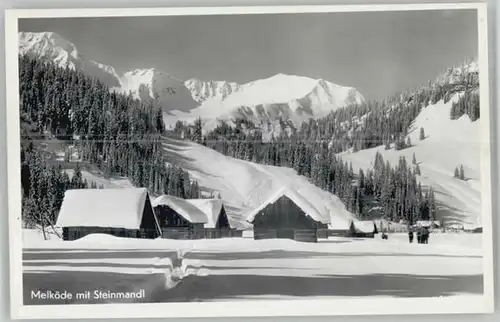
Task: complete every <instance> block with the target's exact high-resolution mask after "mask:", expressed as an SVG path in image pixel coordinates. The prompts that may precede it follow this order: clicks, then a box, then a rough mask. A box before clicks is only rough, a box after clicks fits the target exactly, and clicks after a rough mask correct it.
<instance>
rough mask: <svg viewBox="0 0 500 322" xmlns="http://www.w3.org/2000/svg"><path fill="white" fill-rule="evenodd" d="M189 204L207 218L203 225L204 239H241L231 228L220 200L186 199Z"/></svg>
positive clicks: (239, 232)
mask: <svg viewBox="0 0 500 322" xmlns="http://www.w3.org/2000/svg"><path fill="white" fill-rule="evenodd" d="M187 201H188V202H189V203H191V204H192V205H193V206H195V207H197V208H198V209H200V210H201V211H202V212H203V213H204V214H205V216H207V220H208V221H207V223H205V224H204V225H203V228H204V230H205V238H222V237H242V232H241V231H240V230H237V229H235V228H234V227H232V226H231V223H230V221H229V217H228V216H227V213H226V209H225V207H224V203H223V201H222V200H221V199H188V200H187Z"/></svg>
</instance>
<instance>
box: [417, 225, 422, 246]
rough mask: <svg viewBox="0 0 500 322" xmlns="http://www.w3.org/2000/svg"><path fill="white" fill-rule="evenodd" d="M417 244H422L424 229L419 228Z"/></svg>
mask: <svg viewBox="0 0 500 322" xmlns="http://www.w3.org/2000/svg"><path fill="white" fill-rule="evenodd" d="M417 243H419V244H422V229H421V228H417Z"/></svg>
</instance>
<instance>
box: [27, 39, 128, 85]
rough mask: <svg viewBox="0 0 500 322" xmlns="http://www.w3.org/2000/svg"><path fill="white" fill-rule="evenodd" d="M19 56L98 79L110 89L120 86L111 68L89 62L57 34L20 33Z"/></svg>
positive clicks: (115, 73)
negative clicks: (33, 58)
mask: <svg viewBox="0 0 500 322" xmlns="http://www.w3.org/2000/svg"><path fill="white" fill-rule="evenodd" d="M18 44H19V54H21V55H27V56H31V57H35V58H37V59H40V60H43V61H48V62H51V63H54V64H56V65H57V66H59V67H62V68H66V67H67V68H70V69H73V70H78V71H81V72H83V73H85V74H86V75H87V76H90V77H96V78H97V79H99V80H100V81H101V82H102V83H104V84H105V85H107V86H109V87H114V86H118V85H119V81H118V75H117V72H116V71H115V69H114V68H113V67H111V66H108V65H105V64H101V63H98V62H96V61H93V60H87V59H86V58H85V57H84V56H83V55H82V54H81V53H80V52H79V51H78V50H77V49H76V46H75V45H73V44H72V43H71V42H69V41H68V40H66V39H64V38H63V37H61V36H60V35H59V34H57V33H55V32H20V33H19V34H18Z"/></svg>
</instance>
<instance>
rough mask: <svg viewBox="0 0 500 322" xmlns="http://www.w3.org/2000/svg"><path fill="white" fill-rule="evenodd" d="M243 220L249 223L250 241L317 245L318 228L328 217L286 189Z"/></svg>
mask: <svg viewBox="0 0 500 322" xmlns="http://www.w3.org/2000/svg"><path fill="white" fill-rule="evenodd" d="M246 220H247V221H248V222H249V223H251V224H253V230H254V234H253V235H254V239H272V238H286V239H294V240H297V241H304V242H317V241H318V235H317V231H318V228H326V227H327V224H328V223H329V217H327V216H323V215H322V214H321V213H320V212H319V211H318V210H317V209H316V208H315V207H314V206H313V205H312V204H311V203H310V202H308V201H307V200H306V199H305V198H303V197H302V196H300V195H299V194H298V193H297V192H295V191H293V190H291V189H286V188H283V189H281V190H279V191H278V192H277V193H276V194H275V195H274V196H272V197H271V198H269V199H268V200H267V201H266V202H264V203H263V204H262V205H261V206H260V207H258V208H256V209H254V210H252V211H251V212H249V213H248V214H247V216H246Z"/></svg>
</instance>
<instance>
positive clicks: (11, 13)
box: [5, 3, 494, 319]
mask: <svg viewBox="0 0 500 322" xmlns="http://www.w3.org/2000/svg"><path fill="white" fill-rule="evenodd" d="M443 9H445V10H446V9H447V10H461V9H475V10H477V15H478V16H477V17H478V19H477V23H478V64H479V70H480V72H479V78H480V109H481V118H482V119H483V121H482V122H481V133H480V140H481V150H480V151H481V153H480V154H481V155H480V157H481V189H482V190H481V196H482V200H481V207H482V209H481V215H482V223H483V234H482V237H483V241H482V249H483V274H484V275H483V285H484V293H483V295H482V296H471V297H470V298H469V297H458V298H456V297H450V298H447V297H439V298H381V299H373V298H366V299H365V298H359V297H358V298H355V299H328V300H323V299H321V300H319V299H318V300H276V301H267V300H266V301H264V300H258V301H255V300H248V301H241V302H223V301H220V302H210V303H207V302H202V303H198V302H197V303H155V304H145V303H137V304H133V305H132V306H130V304H77V305H70V304H62V305H24V304H23V287H22V285H23V278H22V274H23V271H22V230H21V179H20V178H21V176H20V157H19V153H20V152H19V149H20V130H19V129H20V122H19V91H18V88H19V72H18V19H23V18H77V17H132V16H136V17H137V16H181V15H190V16H191V15H231V14H290V13H320V12H321V13H322V12H324V13H333V12H358V11H365V12H376V11H409V10H443ZM5 51H6V74H5V77H6V84H7V88H6V96H7V105H6V106H7V111H6V116H7V118H6V121H7V122H6V123H7V169H8V176H7V181H8V182H7V184H8V185H7V186H8V207H9V241H10V244H9V248H10V302H11V318H13V319H28V318H29V319H42V318H60V319H70V318H131V317H132V318H133V317H135V318H152V317H160V318H181V317H207V318H208V317H259V316H334V315H396V314H401V315H408V314H467V313H492V312H493V311H494V283H493V241H492V236H493V235H492V233H493V232H492V229H493V225H492V204H491V198H492V194H491V193H492V191H491V141H490V140H491V135H492V133H491V131H490V123H491V119H490V96H489V86H490V82H489V76H488V37H487V6H486V3H439V4H400V5H394V4H393V5H332V6H324V5H313V6H309V5H303V6H250V7H182V8H180V7H172V8H113V9H111V8H110V9H102V8H92V9H10V10H6V11H5ZM298 304H300V305H298ZM361 308H362V309H361Z"/></svg>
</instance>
